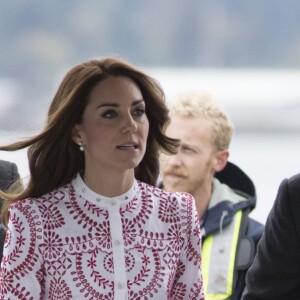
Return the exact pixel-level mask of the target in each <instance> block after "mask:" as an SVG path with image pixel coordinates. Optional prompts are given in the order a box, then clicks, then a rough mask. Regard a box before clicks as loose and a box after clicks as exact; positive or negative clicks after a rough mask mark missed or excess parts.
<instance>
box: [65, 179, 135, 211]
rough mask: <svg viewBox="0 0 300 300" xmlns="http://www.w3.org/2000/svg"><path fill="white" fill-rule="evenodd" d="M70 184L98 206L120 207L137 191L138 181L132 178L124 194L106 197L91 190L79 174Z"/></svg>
mask: <svg viewBox="0 0 300 300" xmlns="http://www.w3.org/2000/svg"><path fill="white" fill-rule="evenodd" d="M71 183H72V186H73V187H74V189H75V191H76V192H77V193H78V194H79V195H80V196H81V197H83V198H84V199H86V200H88V201H90V202H92V203H94V204H95V205H98V206H104V207H120V206H123V205H124V204H126V203H128V202H129V201H131V200H132V199H133V198H134V197H135V196H136V194H137V192H138V183H137V180H136V179H134V182H133V185H132V187H131V188H130V189H129V190H128V191H127V192H126V193H124V194H122V195H120V196H116V197H106V196H103V195H100V194H97V193H95V192H94V191H92V190H91V189H90V188H89V187H88V186H87V185H86V184H85V182H84V181H83V180H82V178H81V176H80V174H77V176H76V178H75V179H73V180H72V182H71Z"/></svg>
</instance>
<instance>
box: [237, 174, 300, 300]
mask: <svg viewBox="0 0 300 300" xmlns="http://www.w3.org/2000/svg"><path fill="white" fill-rule="evenodd" d="M242 299H243V300H299V299H300V174H297V175H295V176H293V177H291V178H289V179H285V180H283V181H282V183H281V184H280V186H279V190H278V193H277V197H276V200H275V202H274V204H273V207H272V209H271V212H270V214H269V216H268V219H267V222H266V227H265V232H264V235H263V237H262V238H261V241H260V242H259V244H258V250H257V254H256V257H255V259H254V263H253V265H252V267H251V268H250V269H249V272H248V274H247V277H246V289H245V292H244V294H243V297H242Z"/></svg>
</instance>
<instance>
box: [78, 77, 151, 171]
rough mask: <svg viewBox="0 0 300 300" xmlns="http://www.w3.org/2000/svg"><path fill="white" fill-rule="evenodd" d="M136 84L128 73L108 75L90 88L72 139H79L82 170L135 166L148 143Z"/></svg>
mask: <svg viewBox="0 0 300 300" xmlns="http://www.w3.org/2000/svg"><path fill="white" fill-rule="evenodd" d="M145 110H146V107H145V102H144V99H143V96H142V93H141V91H140V89H139V87H138V86H137V85H136V84H135V82H134V81H132V80H131V79H130V78H128V77H123V76H119V77H114V76H110V77H108V78H107V79H105V80H104V81H101V82H100V83H98V84H97V85H96V86H95V87H94V88H93V89H92V90H91V92H90V94H89V99H88V104H87V106H86V108H85V110H84V113H83V117H82V122H81V123H80V124H76V125H75V128H74V131H73V140H74V141H75V142H76V143H77V144H78V143H79V142H81V143H82V145H83V148H84V156H85V172H89V171H91V172H92V173H95V172H96V173H97V172H100V173H103V172H104V173H105V172H108V173H113V174H114V173H115V172H117V174H120V172H123V171H128V170H132V171H133V170H134V168H135V167H136V166H138V164H139V163H140V162H141V160H142V158H143V156H144V154H145V150H146V144H147V137H148V132H149V122H148V118H147V116H146V113H145Z"/></svg>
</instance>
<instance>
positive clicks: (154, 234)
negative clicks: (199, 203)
mask: <svg viewBox="0 0 300 300" xmlns="http://www.w3.org/2000/svg"><path fill="white" fill-rule="evenodd" d="M200 251H201V247H200V229H199V222H198V220H197V214H196V208H195V204H194V199H193V198H192V196H190V195H189V194H185V193H168V192H165V191H163V190H161V189H159V188H156V187H152V186H150V185H147V184H145V183H142V182H138V181H135V182H134V184H133V186H132V187H131V189H130V190H129V191H128V192H126V193H125V194H123V195H121V196H118V197H113V198H108V197H105V196H102V195H99V194H96V193H95V192H93V191H92V190H90V189H89V188H88V187H87V186H86V185H85V183H84V182H83V180H82V179H81V177H80V176H77V177H76V179H74V180H73V181H72V182H71V183H70V184H68V185H66V186H64V187H61V188H58V189H56V190H54V191H52V192H50V193H48V194H46V195H44V196H42V197H40V198H28V199H24V200H20V201H18V202H16V203H14V204H12V205H11V207H10V219H9V226H8V231H7V236H6V241H5V245H4V253H3V255H4V256H3V259H2V264H1V270H0V299H6V300H8V299H24V300H25V299H26V300H30V299H32V300H38V299H45V300H46V299H47V300H57V299H62V300H71V299H72V300H73V299H90V300H96V299H118V300H119V299H120V300H123V299H158V300H164V299H170V300H171V299H172V300H175V299H197V300H198V299H199V300H202V299H204V296H203V289H202V277H201V268H200V262H201V252H200Z"/></svg>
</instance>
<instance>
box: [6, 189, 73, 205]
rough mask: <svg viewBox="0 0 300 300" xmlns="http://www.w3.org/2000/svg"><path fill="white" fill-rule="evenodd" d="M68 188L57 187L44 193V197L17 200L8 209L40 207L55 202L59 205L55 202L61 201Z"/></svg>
mask: <svg viewBox="0 0 300 300" xmlns="http://www.w3.org/2000/svg"><path fill="white" fill-rule="evenodd" d="M68 187H69V185H66V186H63V187H58V188H55V189H53V190H52V191H50V192H47V193H45V194H44V195H41V196H37V197H27V198H23V199H20V200H17V201H15V202H13V203H11V204H10V208H11V209H12V208H14V207H18V206H23V207H24V206H27V205H30V206H33V205H36V206H40V205H45V204H47V203H49V204H50V203H51V202H55V203H59V201H57V200H61V199H62V198H64V197H65V196H66V195H67V194H68Z"/></svg>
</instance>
